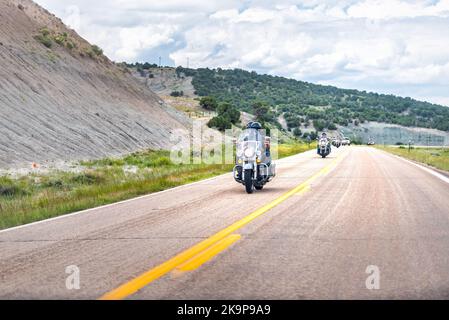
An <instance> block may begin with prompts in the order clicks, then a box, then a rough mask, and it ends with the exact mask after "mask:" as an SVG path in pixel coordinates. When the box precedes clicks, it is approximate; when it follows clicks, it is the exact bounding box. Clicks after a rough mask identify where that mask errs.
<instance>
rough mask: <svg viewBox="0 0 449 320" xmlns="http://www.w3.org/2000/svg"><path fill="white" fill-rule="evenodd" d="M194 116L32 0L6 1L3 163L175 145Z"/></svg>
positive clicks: (0, 73)
mask: <svg viewBox="0 0 449 320" xmlns="http://www.w3.org/2000/svg"><path fill="white" fill-rule="evenodd" d="M187 126H189V120H188V119H187V118H186V117H185V116H184V115H183V114H182V113H181V112H178V111H176V110H175V109H173V108H171V107H169V106H167V105H166V104H164V103H163V101H162V100H161V99H160V98H159V97H158V96H157V95H156V94H154V93H153V92H152V91H151V90H149V89H148V88H147V87H145V86H144V85H142V84H141V83H139V82H138V81H137V80H136V79H135V78H134V77H133V76H132V75H131V74H130V73H129V71H127V69H125V68H123V69H122V68H120V67H119V66H117V65H115V64H114V63H112V62H111V61H110V60H109V59H108V58H107V57H106V56H104V55H103V54H102V52H101V50H100V49H99V48H97V47H96V46H92V45H91V44H89V43H88V42H87V41H85V40H84V39H82V38H81V37H79V36H78V35H77V34H76V33H75V32H74V31H73V30H70V29H68V28H67V27H66V26H65V25H64V24H63V23H62V22H61V20H60V19H58V18H56V17H55V16H53V15H52V14H50V13H49V12H47V11H46V10H45V9H43V8H41V7H40V6H38V5H36V4H35V3H33V2H32V1H28V0H0V167H4V168H5V167H13V166H22V165H27V164H29V163H31V162H36V163H45V162H49V161H56V160H77V159H90V158H101V157H104V156H111V155H119V154H124V153H127V152H132V151H136V150H140V149H145V148H154V149H159V148H168V147H169V146H170V141H169V138H170V133H171V132H172V130H173V129H174V128H179V127H187Z"/></svg>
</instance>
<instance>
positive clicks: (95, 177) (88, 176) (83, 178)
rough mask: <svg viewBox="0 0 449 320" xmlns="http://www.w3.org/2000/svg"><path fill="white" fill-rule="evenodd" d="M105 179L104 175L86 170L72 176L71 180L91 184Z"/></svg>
mask: <svg viewBox="0 0 449 320" xmlns="http://www.w3.org/2000/svg"><path fill="white" fill-rule="evenodd" d="M103 180H104V179H103V177H102V176H101V175H99V174H98V173H91V172H84V173H80V174H78V175H76V176H74V177H72V178H71V179H70V182H72V183H78V184H87V185H91V184H97V183H100V182H102V181H103Z"/></svg>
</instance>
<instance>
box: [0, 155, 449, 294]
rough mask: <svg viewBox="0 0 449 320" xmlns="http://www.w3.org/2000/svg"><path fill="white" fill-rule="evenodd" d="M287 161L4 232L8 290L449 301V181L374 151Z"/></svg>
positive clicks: (0, 281) (1, 253)
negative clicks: (262, 178)
mask: <svg viewBox="0 0 449 320" xmlns="http://www.w3.org/2000/svg"><path fill="white" fill-rule="evenodd" d="M278 167H279V174H278V177H276V179H275V180H273V182H271V183H269V184H268V185H267V186H266V189H264V190H263V191H261V192H256V193H255V194H253V195H247V194H246V193H245V192H244V189H243V187H242V186H240V185H237V184H236V183H235V182H234V181H233V180H232V176H231V175H229V174H228V175H224V176H220V177H217V178H214V179H209V180H207V181H203V182H200V183H196V184H192V185H188V186H183V187H179V188H176V189H173V190H169V191H166V192H162V193H158V194H153V195H150V196H146V197H141V198H139V199H135V200H132V201H126V202H123V203H119V204H115V205H110V206H105V207H102V208H97V209H93V210H89V211H86V212H82V213H78V214H74V215H69V216H65V217H62V218H59V219H54V220H51V221H45V222H42V223H37V224H33V225H29V226H24V227H21V228H16V229H12V230H6V231H3V232H0V298H6V299H8V298H26V299H30V298H32V299H43V298H54V299H56V298H63V299H80V298H87V299H98V298H100V297H103V298H129V299H215V298H219V299H257V298H267V299H300V298H312V299H315V298H449V184H448V183H447V182H445V181H443V180H442V179H439V178H438V177H436V176H434V175H432V174H430V173H429V172H426V171H425V170H423V169H421V168H419V167H417V166H415V165H413V164H410V163H408V162H406V161H404V160H402V159H399V158H397V157H394V156H392V155H389V154H386V153H384V152H382V151H379V150H376V149H373V148H366V147H350V148H340V149H338V150H337V149H335V148H334V152H333V153H332V154H331V156H330V157H329V158H327V159H321V158H319V157H318V156H317V155H316V154H314V152H313V151H312V152H307V153H304V154H301V155H297V156H294V157H290V158H287V159H283V160H281V161H279V162H278ZM71 265H75V266H77V267H78V268H79V270H80V286H81V288H80V289H79V290H68V289H67V287H66V279H67V277H68V276H69V274H67V273H66V267H67V266H71ZM369 266H371V268H372V267H373V266H374V267H376V268H377V269H378V271H379V275H380V281H379V289H378V290H368V289H367V287H366V280H367V278H368V277H369V276H370V274H367V273H366V270H367V268H368V267H369ZM370 270H371V269H370Z"/></svg>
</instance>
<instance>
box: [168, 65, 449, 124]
mask: <svg viewBox="0 0 449 320" xmlns="http://www.w3.org/2000/svg"><path fill="white" fill-rule="evenodd" d="M176 70H177V73H178V75H182V76H187V77H192V84H193V86H194V88H195V91H196V92H195V93H196V94H198V95H199V96H214V97H215V98H217V99H218V100H219V101H221V102H230V103H232V104H233V105H235V106H237V107H238V108H240V109H241V110H245V111H249V112H251V106H252V104H254V103H255V102H256V101H262V102H264V103H266V104H268V105H270V106H272V110H273V111H274V112H273V119H272V120H273V122H276V119H278V118H279V117H281V116H283V117H284V118H285V121H286V122H287V125H288V128H289V129H291V130H293V129H295V128H300V127H304V126H310V125H312V124H313V125H314V127H315V128H316V129H317V130H323V129H331V130H332V129H335V128H336V126H344V127H345V126H348V125H349V124H355V125H358V124H360V123H364V122H366V121H376V122H381V123H388V124H397V125H402V126H406V127H422V128H433V129H438V130H442V131H449V107H445V106H440V105H436V104H432V103H428V102H422V101H418V100H415V99H412V98H402V97H397V96H394V95H385V94H378V93H372V92H366V91H359V90H350V89H339V88H336V87H333V86H323V85H317V84H313V83H308V82H304V81H298V80H293V79H287V78H284V77H278V76H271V75H260V74H257V73H256V72H249V71H245V70H241V69H233V70H224V69H208V68H200V69H187V68H182V67H178V68H177V69H176Z"/></svg>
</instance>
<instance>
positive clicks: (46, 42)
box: [34, 34, 53, 48]
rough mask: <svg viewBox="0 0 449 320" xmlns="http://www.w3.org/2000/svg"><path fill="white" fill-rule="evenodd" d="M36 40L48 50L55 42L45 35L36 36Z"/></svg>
mask: <svg viewBox="0 0 449 320" xmlns="http://www.w3.org/2000/svg"><path fill="white" fill-rule="evenodd" d="M34 39H36V40H37V41H39V42H40V43H42V44H43V45H44V46H46V47H47V48H51V47H52V46H53V41H52V40H51V39H50V38H49V37H48V36H44V35H42V34H40V35H37V36H35V37H34Z"/></svg>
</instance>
